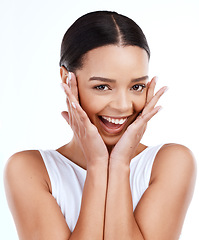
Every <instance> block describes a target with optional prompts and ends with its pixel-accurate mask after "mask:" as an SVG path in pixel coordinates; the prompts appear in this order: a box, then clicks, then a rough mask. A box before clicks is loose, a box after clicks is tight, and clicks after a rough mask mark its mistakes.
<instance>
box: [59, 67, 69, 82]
mask: <svg viewBox="0 0 199 240" xmlns="http://www.w3.org/2000/svg"><path fill="white" fill-rule="evenodd" d="M60 75H61V79H62V82H63V83H66V79H67V77H68V71H67V70H66V68H65V67H64V66H61V67H60Z"/></svg>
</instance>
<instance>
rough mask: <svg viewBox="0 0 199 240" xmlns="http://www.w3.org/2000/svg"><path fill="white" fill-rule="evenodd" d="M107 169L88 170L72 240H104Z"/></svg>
mask: <svg viewBox="0 0 199 240" xmlns="http://www.w3.org/2000/svg"><path fill="white" fill-rule="evenodd" d="M106 191H107V167H106V166H101V165H100V166H96V167H95V168H94V167H92V168H90V169H88V170H87V177H86V181H85V185H84V190H83V195H82V204H81V210H80V214H79V218H78V221H77V224H76V227H75V229H74V231H73V233H72V235H71V237H70V239H71V240H74V239H78V240H84V239H85V240H89V239H91V240H98V239H99V240H102V239H103V231H104V212H105V198H106Z"/></svg>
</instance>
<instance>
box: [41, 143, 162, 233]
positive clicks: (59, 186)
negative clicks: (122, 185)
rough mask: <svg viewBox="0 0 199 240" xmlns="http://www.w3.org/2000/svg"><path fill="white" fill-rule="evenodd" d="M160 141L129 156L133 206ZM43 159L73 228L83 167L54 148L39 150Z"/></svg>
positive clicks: (76, 216)
mask: <svg viewBox="0 0 199 240" xmlns="http://www.w3.org/2000/svg"><path fill="white" fill-rule="evenodd" d="M162 146H163V144H161V145H158V146H151V147H147V148H146V149H145V150H144V151H142V152H141V153H140V154H138V155H137V156H136V157H134V158H133V159H132V160H131V163H130V187H131V194H132V200H133V210H135V208H136V206H137V204H138V202H139V200H140V199H141V197H142V195H143V193H144V192H145V191H146V189H147V188H148V186H149V181H150V176H151V170H152V166H153V162H154V159H155V156H156V154H157V152H158V151H159V149H160V148H161V147H162ZM39 152H40V154H41V156H42V158H43V161H44V163H45V166H46V169H47V172H48V175H49V178H50V181H51V186H52V195H53V197H54V198H55V199H56V201H57V203H58V205H59V207H60V208H61V211H62V214H63V215H64V217H65V220H66V223H67V225H68V227H69V229H70V231H71V232H73V230H74V228H75V226H76V223H77V220H78V217H79V212H80V207H81V199H82V192H83V188H84V182H85V179H86V170H85V169H83V168H81V167H80V166H78V165H77V164H75V163H73V162H72V161H70V160H69V159H68V158H66V157H64V156H63V155H62V154H60V153H59V152H57V151H56V150H46V151H43V150H39Z"/></svg>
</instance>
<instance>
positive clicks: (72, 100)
mask: <svg viewBox="0 0 199 240" xmlns="http://www.w3.org/2000/svg"><path fill="white" fill-rule="evenodd" d="M62 86H63V89H64V91H65V93H66V95H67V97H68V99H69V101H70V102H78V101H77V99H76V97H75V96H74V95H73V93H72V91H71V89H70V88H69V86H68V84H66V83H62Z"/></svg>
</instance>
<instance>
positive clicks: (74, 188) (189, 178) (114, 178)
mask: <svg viewBox="0 0 199 240" xmlns="http://www.w3.org/2000/svg"><path fill="white" fill-rule="evenodd" d="M149 58H150V50H149V47H148V44H147V40H146V38H145V36H144V34H143V32H142V30H141V29H140V28H139V26H137V24H136V23H135V22H133V21H132V20H131V19H129V18H127V17H125V16H122V15H119V14H117V13H115V12H108V11H99V12H93V13H89V14H86V15H84V16H82V17H81V18H79V19H78V20H77V21H76V22H75V23H74V24H73V25H72V26H71V27H70V28H69V29H68V31H67V32H66V34H65V35H64V38H63V41H62V46H61V59H60V74H61V79H62V86H63V88H64V91H65V93H66V95H67V107H68V112H63V113H62V115H63V117H64V118H65V119H66V121H67V122H68V124H69V125H70V126H71V128H72V130H73V132H74V136H73V139H72V140H71V141H70V142H69V143H68V144H66V145H64V146H62V147H60V148H59V149H57V150H48V151H42V150H40V151H36V150H34V151H24V152H20V153H16V154H14V155H13V156H12V157H11V158H10V160H9V162H8V164H7V167H6V170H5V187H6V193H7V198H8V202H9V206H10V209H11V212H12V214H13V217H14V220H15V223H16V227H17V230H18V234H19V238H20V239H29V240H30V239H42V240H45V239H48V240H50V239H53V240H55V239H56V240H62V239H64V240H65V239H71V240H72V239H80V240H83V239H86V240H88V239H92V240H94V239H106V240H112V239H114V240H116V239H120V240H121V239H125V240H128V239H130V240H143V239H147V240H156V239H157V240H160V239H161V240H172V239H178V238H179V236H180V232H181V229H182V225H183V221H184V218H185V215H186V211H187V208H188V206H189V203H190V201H191V198H192V194H193V189H194V183H195V177H196V168H195V162H194V158H193V156H192V153H191V152H190V150H189V149H187V148H186V147H184V146H182V145H178V144H165V145H163V144H162V145H158V146H152V147H147V146H145V145H143V144H141V143H140V141H141V139H142V136H143V134H144V132H145V129H146V125H147V122H148V121H149V120H150V119H151V118H152V117H153V116H154V115H156V114H157V113H158V111H159V110H160V109H161V107H160V106H157V107H156V104H157V102H158V100H159V98H160V97H161V96H162V95H163V94H164V92H165V91H166V90H167V87H163V88H161V89H160V90H159V91H158V92H157V93H155V94H154V89H155V85H156V80H157V78H156V77H154V78H153V79H152V80H151V81H148V65H149Z"/></svg>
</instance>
